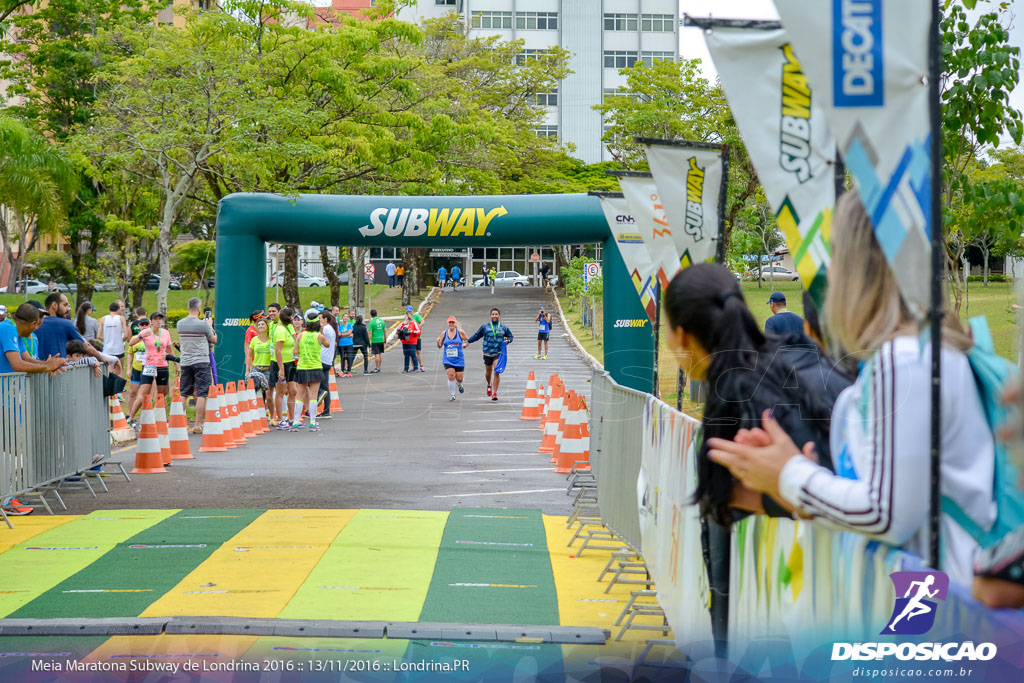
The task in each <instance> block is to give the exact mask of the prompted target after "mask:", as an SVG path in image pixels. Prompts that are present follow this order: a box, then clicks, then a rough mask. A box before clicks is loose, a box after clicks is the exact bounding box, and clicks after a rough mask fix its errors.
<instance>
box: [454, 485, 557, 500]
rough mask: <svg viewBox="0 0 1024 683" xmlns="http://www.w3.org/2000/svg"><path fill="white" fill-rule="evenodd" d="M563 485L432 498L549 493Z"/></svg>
mask: <svg viewBox="0 0 1024 683" xmlns="http://www.w3.org/2000/svg"><path fill="white" fill-rule="evenodd" d="M564 490H565V487H564V486H563V487H562V488H558V489H529V490H526V491H494V492H492V493H449V494H445V495H443V496H434V498H470V497H473V496H514V495H517V494H521V493H551V492H552V491H564Z"/></svg>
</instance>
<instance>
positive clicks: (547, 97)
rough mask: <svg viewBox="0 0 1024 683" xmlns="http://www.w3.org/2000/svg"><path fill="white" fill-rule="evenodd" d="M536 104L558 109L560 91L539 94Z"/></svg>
mask: <svg viewBox="0 0 1024 683" xmlns="http://www.w3.org/2000/svg"><path fill="white" fill-rule="evenodd" d="M536 102H537V104H538V105H540V106H542V107H557V106H558V91H557V90H556V91H554V92H539V93H537V95H536Z"/></svg>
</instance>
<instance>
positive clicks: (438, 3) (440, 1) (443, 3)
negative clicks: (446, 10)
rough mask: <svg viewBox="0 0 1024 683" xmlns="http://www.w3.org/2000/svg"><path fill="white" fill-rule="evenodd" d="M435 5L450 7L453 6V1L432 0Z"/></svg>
mask: <svg viewBox="0 0 1024 683" xmlns="http://www.w3.org/2000/svg"><path fill="white" fill-rule="evenodd" d="M434 4H435V5H451V6H452V7H454V6H455V0H434Z"/></svg>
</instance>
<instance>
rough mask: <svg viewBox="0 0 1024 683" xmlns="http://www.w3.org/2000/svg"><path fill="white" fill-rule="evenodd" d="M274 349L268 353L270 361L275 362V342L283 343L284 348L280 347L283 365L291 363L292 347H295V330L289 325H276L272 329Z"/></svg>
mask: <svg viewBox="0 0 1024 683" xmlns="http://www.w3.org/2000/svg"><path fill="white" fill-rule="evenodd" d="M272 338H273V340H274V348H273V349H271V351H270V359H271V360H272V361H275V362H276V361H277V342H284V346H282V347H281V354H282V356H283V358H282V360H283V361H284V362H285V363H291V362H292V347H293V346H295V328H293V327H292V326H291V325H282V324H280V323H278V324H277V325H276V326H275V327H274V336H273V337H272Z"/></svg>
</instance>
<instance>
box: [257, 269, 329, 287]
mask: <svg viewBox="0 0 1024 683" xmlns="http://www.w3.org/2000/svg"><path fill="white" fill-rule="evenodd" d="M279 280H280V283H281V284H282V285H283V284H284V271H283V270H282V271H280V272H278V274H277V275H271V276H270V282H268V283H267V287H276V286H277V284H278V281H279ZM326 286H327V279H326V278H322V277H315V276H313V275H310V274H309V273H304V272H302V271H301V270H300V271H299V287H326Z"/></svg>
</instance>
